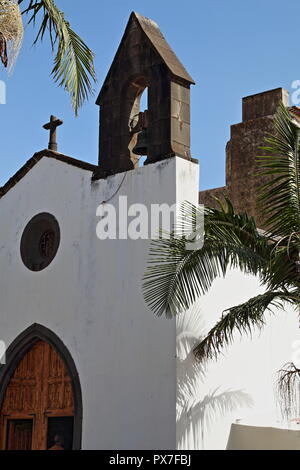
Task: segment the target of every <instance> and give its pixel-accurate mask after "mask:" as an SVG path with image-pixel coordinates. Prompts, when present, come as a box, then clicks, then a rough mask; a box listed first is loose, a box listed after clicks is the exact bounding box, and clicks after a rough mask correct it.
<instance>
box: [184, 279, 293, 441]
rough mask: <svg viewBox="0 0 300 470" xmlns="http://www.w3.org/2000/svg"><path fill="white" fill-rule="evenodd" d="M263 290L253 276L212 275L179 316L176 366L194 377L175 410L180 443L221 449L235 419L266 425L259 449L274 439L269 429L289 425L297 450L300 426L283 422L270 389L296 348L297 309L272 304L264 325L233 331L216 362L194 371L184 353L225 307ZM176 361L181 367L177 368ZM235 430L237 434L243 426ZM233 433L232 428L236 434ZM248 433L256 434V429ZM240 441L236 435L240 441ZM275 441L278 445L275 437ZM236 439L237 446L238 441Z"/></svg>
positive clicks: (193, 363) (249, 424) (186, 353)
mask: <svg viewBox="0 0 300 470" xmlns="http://www.w3.org/2000/svg"><path fill="white" fill-rule="evenodd" d="M262 291H263V290H262V287H261V286H260V285H259V283H258V280H257V279H256V278H255V277H253V276H248V275H244V274H242V273H240V272H239V271H238V270H232V271H230V272H229V273H228V275H227V276H226V278H225V279H217V280H216V281H215V282H214V284H213V286H212V288H211V290H210V291H209V292H208V293H207V294H206V295H205V296H203V297H202V298H201V299H199V301H198V302H197V304H196V305H195V306H194V307H193V308H192V309H191V310H190V311H189V312H187V313H186V314H185V315H183V317H182V319H181V322H180V333H181V340H180V341H179V339H178V340H177V345H178V346H180V343H181V347H179V348H178V349H179V356H178V357H179V359H181V361H180V360H179V359H177V361H178V369H179V371H181V376H182V377H184V376H186V375H187V374H188V373H189V374H190V375H189V376H188V377H192V378H193V379H194V382H193V383H192V394H191V396H190V395H189V393H185V398H186V405H187V407H188V410H183V411H182V410H181V408H180V409H179V411H180V413H179V417H181V419H180V420H178V425H177V445H178V447H179V448H185V449H194V448H197V449H226V446H227V443H228V438H229V434H230V427H231V424H232V423H235V422H236V420H238V421H237V422H238V423H239V424H240V425H241V426H242V425H245V426H260V427H263V428H265V430H262V434H264V435H265V441H264V443H262V441H261V438H259V441H257V442H256V446H257V448H264V447H263V446H264V445H265V446H266V447H265V448H270V447H268V445H269V444H268V443H270V442H271V441H272V439H273V438H272V436H273V434H272V431H269V429H270V428H285V429H287V428H288V427H290V428H292V427H293V429H296V430H297V429H298V434H297V436H296V438H294V435H293V443H294V442H298V447H297V449H300V426H297V425H294V426H293V425H292V423H289V424H287V423H286V422H283V421H282V416H281V414H280V410H279V406H278V400H277V395H276V390H275V384H276V377H277V372H278V371H279V370H280V369H281V368H282V367H283V366H284V365H285V364H286V363H287V362H290V361H291V360H292V355H293V353H294V352H295V350H294V349H293V343H294V342H295V341H297V340H299V339H300V335H299V322H298V317H297V313H296V312H295V311H294V310H293V309H291V307H287V308H286V310H285V311H282V310H277V309H276V308H274V309H273V315H272V314H270V313H269V314H268V313H266V315H265V319H266V326H265V327H264V329H263V330H262V331H261V332H259V331H256V332H254V334H253V336H252V338H250V337H247V336H243V337H242V338H241V337H240V336H239V335H238V334H237V335H235V339H234V342H233V344H232V345H231V346H229V347H228V348H224V350H223V355H222V354H221V355H220V356H219V358H218V360H217V361H209V362H208V363H207V364H206V366H205V367H201V366H198V370H196V372H195V370H194V367H195V360H194V357H193V355H191V354H190V355H189V354H188V353H189V352H190V351H191V350H192V348H193V346H195V344H197V338H201V337H202V336H204V335H205V333H206V332H208V331H209V329H210V328H211V327H212V326H214V324H215V323H216V322H217V320H218V318H219V317H220V314H221V313H222V311H223V310H224V309H226V308H229V307H231V306H234V305H238V304H240V303H242V302H244V301H246V300H248V299H249V298H250V297H253V296H255V295H257V294H259V293H261V292H262ZM184 337H186V338H188V339H189V340H188V342H186V344H185V345H186V350H183V349H182V343H183V338H184ZM177 338H178V336H177ZM181 362H183V363H184V369H182V367H180V363H181ZM182 370H184V372H185V373H184V374H183V372H182ZM179 384H180V381H179ZM179 388H180V387H179ZM295 418H296V416H295ZM240 429H241V431H240V432H241V433H242V432H243V428H242V427H241V428H240ZM238 432H239V430H235V433H236V434H235V435H238ZM274 432H275V431H274ZM252 434H253V435H254V436H255V430H253V433H252ZM249 436H250V434H249ZM289 437H290V436H289V435H287V440H286V443H284V442H282V448H283V449H284V448H286V449H288V448H290V447H289V446H291V445H294V444H291V442H289ZM249 439H250V438H249ZM295 439H296V440H295ZM242 441H243V439H242V438H241V439H240V440H239V442H240V443H241V442H242ZM273 441H274V439H273ZM276 442H277V444H278V439H277V441H276ZM235 444H236V445H238V443H237V442H236V443H235ZM231 445H233V444H232V442H231ZM273 445H275V444H274V442H273ZM251 446H252V449H255V439H253V437H252V440H251V443H249V442H248V447H245V448H251ZM231 448H233V447H231ZM273 448H274V447H273ZM277 448H278V447H277ZM279 448H280V447H279Z"/></svg>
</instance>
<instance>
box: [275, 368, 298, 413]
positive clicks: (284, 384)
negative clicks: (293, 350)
mask: <svg viewBox="0 0 300 470" xmlns="http://www.w3.org/2000/svg"><path fill="white" fill-rule="evenodd" d="M277 393H278V399H279V405H280V409H281V413H282V416H283V417H284V418H285V419H287V420H289V419H291V418H292V417H294V418H298V419H299V420H300V369H298V368H297V367H296V366H295V364H293V363H292V362H290V363H288V364H286V365H285V366H284V367H283V369H281V370H280V371H279V372H278V381H277Z"/></svg>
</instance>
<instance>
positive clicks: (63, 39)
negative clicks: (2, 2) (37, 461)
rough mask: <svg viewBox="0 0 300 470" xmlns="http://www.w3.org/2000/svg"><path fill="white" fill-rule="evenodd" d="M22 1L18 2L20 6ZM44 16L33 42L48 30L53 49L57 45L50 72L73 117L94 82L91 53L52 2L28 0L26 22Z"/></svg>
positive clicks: (91, 90)
mask: <svg viewBox="0 0 300 470" xmlns="http://www.w3.org/2000/svg"><path fill="white" fill-rule="evenodd" d="M22 2H23V0H19V3H22ZM40 12H41V13H42V14H43V18H42V21H41V25H40V28H39V30H38V33H37V36H36V38H35V41H34V43H36V42H37V41H38V40H42V39H43V38H44V35H45V32H46V31H47V30H48V31H49V35H50V41H51V45H52V48H54V47H55V44H56V42H57V43H58V44H57V53H56V56H55V59H54V68H53V70H52V72H51V74H52V76H53V78H54V81H55V82H56V83H58V86H61V87H63V88H64V89H65V90H66V91H67V92H68V93H69V94H70V96H71V101H72V106H73V109H74V111H75V114H76V115H77V114H78V109H79V108H80V107H81V106H82V105H83V103H84V101H85V100H87V99H88V97H89V95H90V94H91V93H92V92H93V85H92V83H93V82H95V81H96V74H95V70H94V62H93V53H92V51H91V50H90V49H89V47H88V46H87V45H86V44H85V43H84V41H83V40H82V39H81V38H80V37H79V36H78V35H77V34H76V33H75V32H74V31H73V30H72V28H71V26H70V24H69V22H68V21H66V19H65V17H64V13H63V12H62V11H60V10H59V9H58V7H57V6H56V5H55V3H54V1H53V0H40V1H39V0H30V2H29V5H28V7H27V8H26V10H24V11H23V13H25V14H30V15H31V16H30V18H29V23H33V24H35V23H36V20H37V17H38V14H39V13H40Z"/></svg>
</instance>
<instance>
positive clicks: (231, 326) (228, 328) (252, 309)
mask: <svg viewBox="0 0 300 470" xmlns="http://www.w3.org/2000/svg"><path fill="white" fill-rule="evenodd" d="M293 294H294V293H289V292H280V291H278V292H276V291H275V292H272V291H267V292H265V293H264V294H260V295H257V296H256V297H253V298H251V299H249V300H248V301H247V302H245V303H243V304H241V305H237V306H235V307H232V308H229V309H228V310H225V312H224V313H223V315H222V317H221V319H220V320H219V321H218V322H217V324H216V325H215V326H214V327H213V328H212V329H211V330H210V331H209V333H208V334H207V335H206V337H205V338H204V339H203V340H202V341H201V342H200V343H199V344H198V346H196V347H195V349H194V353H195V355H196V357H197V358H198V359H199V360H204V359H207V358H208V359H213V358H216V357H217V355H218V354H219V353H220V352H221V351H222V349H223V348H224V346H228V345H229V344H231V343H232V342H233V340H234V337H235V333H236V332H237V333H239V334H240V335H241V336H242V335H244V334H245V335H251V334H252V333H253V331H254V329H255V328H257V329H261V328H262V327H263V326H264V325H265V319H264V315H265V312H266V311H271V308H272V307H277V308H278V307H282V302H283V301H286V302H293Z"/></svg>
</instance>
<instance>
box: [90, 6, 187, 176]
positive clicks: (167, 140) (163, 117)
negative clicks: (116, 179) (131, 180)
mask: <svg viewBox="0 0 300 470" xmlns="http://www.w3.org/2000/svg"><path fill="white" fill-rule="evenodd" d="M191 84H194V81H193V79H192V78H191V77H190V75H189V74H188V72H187V71H186V70H185V68H184V67H183V65H182V64H181V62H180V61H179V59H178V58H177V57H176V55H175V54H174V52H173V51H172V49H171V48H170V46H169V44H168V43H167V42H166V40H165V38H164V36H163V35H162V33H161V32H160V29H159V27H158V26H157V24H156V23H155V22H154V21H152V20H150V19H148V18H145V17H143V16H141V15H139V14H138V13H135V12H133V13H132V14H131V15H130V18H129V21H128V24H127V27H126V30H125V33H124V35H123V38H122V40H121V43H120V46H119V48H118V50H117V53H116V55H115V58H114V61H113V63H112V65H111V67H110V70H109V72H108V74H107V77H106V79H105V81H104V84H103V86H102V89H101V91H100V94H99V96H98V99H97V102H96V103H97V104H98V105H99V106H100V132H99V170H98V171H96V172H95V174H94V179H98V178H105V177H106V176H107V175H111V174H115V173H120V172H124V171H127V170H130V169H133V168H135V167H136V166H138V160H139V156H141V155H145V156H147V159H146V161H145V164H149V163H154V162H157V161H159V160H164V159H166V158H169V157H173V156H179V157H182V158H185V159H188V160H191V153H190V85H191ZM145 89H147V91H148V109H147V110H146V111H145V112H143V113H142V112H141V111H140V101H141V96H142V94H143V92H144V90H145Z"/></svg>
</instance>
